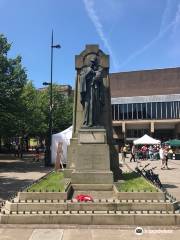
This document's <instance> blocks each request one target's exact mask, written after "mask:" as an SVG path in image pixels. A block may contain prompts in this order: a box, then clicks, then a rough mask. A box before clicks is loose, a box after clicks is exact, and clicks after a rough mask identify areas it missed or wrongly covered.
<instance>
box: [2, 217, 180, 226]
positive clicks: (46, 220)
mask: <svg viewBox="0 0 180 240" xmlns="http://www.w3.org/2000/svg"><path fill="white" fill-rule="evenodd" d="M1 224H78V225H140V226H176V225H179V224H180V215H175V214H163V215H158V214H143V215H141V214H129V215H128V214H116V215H115V214H93V215H92V214H69V215H68V214H63V215H61V214H43V215H42V214H33V215H20V214H19V215H1Z"/></svg>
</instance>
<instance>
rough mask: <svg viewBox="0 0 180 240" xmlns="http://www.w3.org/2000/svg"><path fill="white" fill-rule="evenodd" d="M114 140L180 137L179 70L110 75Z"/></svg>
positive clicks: (118, 141) (168, 69)
mask: <svg viewBox="0 0 180 240" xmlns="http://www.w3.org/2000/svg"><path fill="white" fill-rule="evenodd" d="M110 83H111V98H112V99H111V103H112V119H113V130H114V134H113V137H114V139H115V140H116V142H117V143H122V142H124V141H126V142H128V141H130V142H131V141H133V140H134V139H136V138H139V137H141V136H143V135H144V134H145V133H147V134H149V135H151V136H153V137H155V138H157V139H161V140H162V141H164V140H167V139H170V138H180V67H177V68H167V69H155V70H142V71H133V72H121V73H111V74H110Z"/></svg>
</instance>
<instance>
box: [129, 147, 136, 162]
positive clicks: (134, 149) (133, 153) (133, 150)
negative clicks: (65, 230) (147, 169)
mask: <svg viewBox="0 0 180 240" xmlns="http://www.w3.org/2000/svg"><path fill="white" fill-rule="evenodd" d="M135 153H136V148H135V146H134V145H132V148H131V158H130V162H132V160H134V162H135V161H136V159H135Z"/></svg>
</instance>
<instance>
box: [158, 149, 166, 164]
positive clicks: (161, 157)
mask: <svg viewBox="0 0 180 240" xmlns="http://www.w3.org/2000/svg"><path fill="white" fill-rule="evenodd" d="M159 156H160V160H161V169H164V168H165V155H164V148H163V147H162V146H161V147H160V149H159Z"/></svg>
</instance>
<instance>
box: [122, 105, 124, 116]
mask: <svg viewBox="0 0 180 240" xmlns="http://www.w3.org/2000/svg"><path fill="white" fill-rule="evenodd" d="M122 119H123V120H124V104H122Z"/></svg>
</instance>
